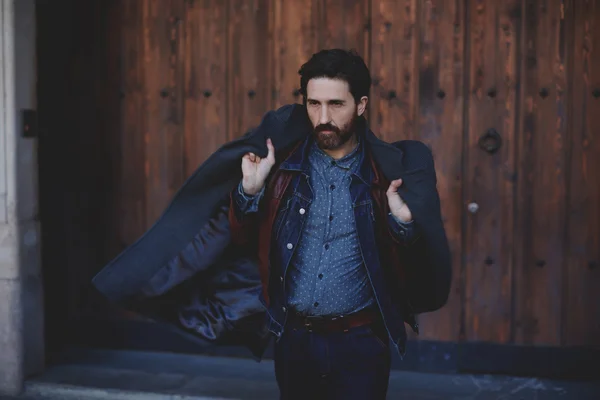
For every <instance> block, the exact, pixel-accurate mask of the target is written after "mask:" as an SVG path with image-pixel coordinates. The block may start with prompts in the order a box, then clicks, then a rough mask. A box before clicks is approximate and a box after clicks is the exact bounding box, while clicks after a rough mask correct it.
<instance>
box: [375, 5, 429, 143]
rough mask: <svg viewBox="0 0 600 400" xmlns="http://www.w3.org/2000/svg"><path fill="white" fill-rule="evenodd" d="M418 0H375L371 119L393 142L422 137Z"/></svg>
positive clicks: (377, 128) (388, 139)
mask: <svg viewBox="0 0 600 400" xmlns="http://www.w3.org/2000/svg"><path fill="white" fill-rule="evenodd" d="M421 4H422V2H420V1H417V0H371V27H372V28H371V29H372V33H371V66H370V69H371V76H372V77H373V87H372V89H371V108H370V111H369V112H370V116H371V117H370V121H371V126H372V129H373V132H375V133H376V134H377V135H378V136H379V137H380V138H382V139H384V140H386V141H389V142H393V141H396V140H400V139H410V138H416V137H418V132H417V129H416V128H417V123H416V118H417V113H418V104H419V93H418V92H419V90H418V85H419V76H418V71H419V67H418V61H419V34H418V26H417V15H418V7H419V6H420V5H421Z"/></svg>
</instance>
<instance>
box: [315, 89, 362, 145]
mask: <svg viewBox="0 0 600 400" xmlns="http://www.w3.org/2000/svg"><path fill="white" fill-rule="evenodd" d="M366 105H367V97H363V98H362V99H361V101H360V103H358V104H356V102H355V101H354V97H352V94H351V93H350V87H349V86H348V83H347V82H346V81H343V80H340V79H331V78H315V79H311V80H310V81H308V85H307V87H306V108H307V110H308V116H309V118H310V121H311V122H312V125H313V128H314V137H315V140H316V142H317V144H318V145H319V147H320V148H321V149H323V150H336V149H339V148H340V147H341V146H343V145H344V144H345V143H346V142H348V140H350V138H351V137H352V135H353V134H354V128H355V123H356V120H357V118H358V117H359V116H361V115H362V114H363V113H364V112H365V108H366Z"/></svg>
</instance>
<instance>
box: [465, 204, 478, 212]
mask: <svg viewBox="0 0 600 400" xmlns="http://www.w3.org/2000/svg"><path fill="white" fill-rule="evenodd" d="M467 209H468V210H469V212H470V213H471V214H475V213H476V212H477V211H479V204H477V203H469V205H468V206H467Z"/></svg>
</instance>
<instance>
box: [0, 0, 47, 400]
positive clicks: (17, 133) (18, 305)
mask: <svg viewBox="0 0 600 400" xmlns="http://www.w3.org/2000/svg"><path fill="white" fill-rule="evenodd" d="M35 55H36V48H35V5H34V0H18V1H17V0H0V394H16V393H19V392H20V391H21V388H22V383H23V379H24V378H25V377H26V376H28V375H31V374H34V373H37V372H40V371H42V370H43V368H44V329H43V328H44V313H43V301H42V298H43V296H42V294H43V289H42V279H41V270H40V261H39V259H40V257H39V252H40V243H39V224H38V195H37V140H36V139H32V138H24V137H22V135H21V132H22V125H23V124H22V121H21V110H23V109H35V108H36V93H35V89H36V71H35V66H36V57H35Z"/></svg>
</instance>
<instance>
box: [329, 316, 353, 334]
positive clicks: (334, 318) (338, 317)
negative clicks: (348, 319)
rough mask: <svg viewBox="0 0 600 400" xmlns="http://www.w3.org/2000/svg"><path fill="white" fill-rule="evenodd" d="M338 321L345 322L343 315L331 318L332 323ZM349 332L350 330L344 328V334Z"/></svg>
mask: <svg viewBox="0 0 600 400" xmlns="http://www.w3.org/2000/svg"><path fill="white" fill-rule="evenodd" d="M338 319H339V320H342V321H343V320H344V316H343V315H338V316H337V317H333V318H331V320H332V321H337V320H338ZM348 330H349V329H348V328H347V327H345V326H344V331H343V332H344V333H346V332H348Z"/></svg>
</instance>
